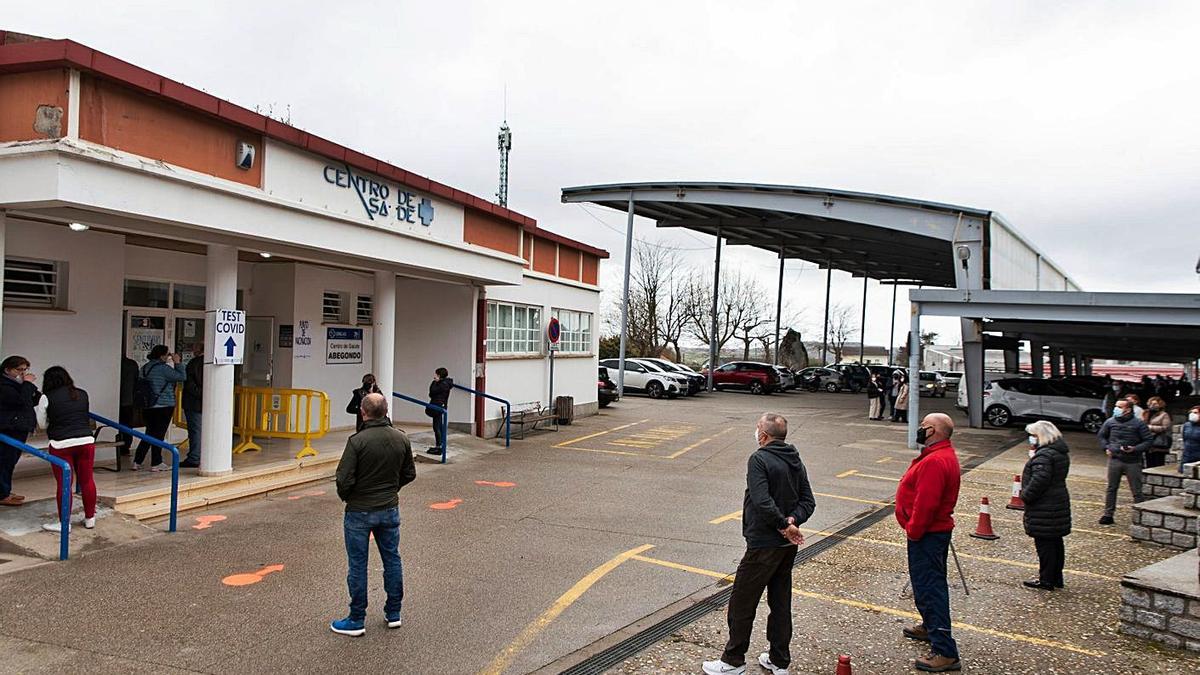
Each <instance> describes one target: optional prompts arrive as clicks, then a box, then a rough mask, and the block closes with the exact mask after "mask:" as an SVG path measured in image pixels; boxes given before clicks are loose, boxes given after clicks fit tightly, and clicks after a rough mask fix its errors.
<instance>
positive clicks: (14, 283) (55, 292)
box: [4, 258, 67, 309]
mask: <svg viewBox="0 0 1200 675" xmlns="http://www.w3.org/2000/svg"><path fill="white" fill-rule="evenodd" d="M4 305H5V306H6V307H36V308H39V309H67V263H65V262H57V261H53V260H34V259H31V258H5V259H4Z"/></svg>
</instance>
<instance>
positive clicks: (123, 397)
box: [117, 356, 142, 469]
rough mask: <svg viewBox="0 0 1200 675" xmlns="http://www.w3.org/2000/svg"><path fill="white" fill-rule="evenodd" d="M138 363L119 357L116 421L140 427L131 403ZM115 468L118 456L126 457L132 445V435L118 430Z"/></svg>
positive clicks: (135, 409)
mask: <svg viewBox="0 0 1200 675" xmlns="http://www.w3.org/2000/svg"><path fill="white" fill-rule="evenodd" d="M137 379H138V364H137V361H134V360H133V359H131V358H129V357H128V356H122V357H121V393H120V408H119V409H118V410H117V422H120V423H121V424H124V425H125V426H127V427H130V428H132V427H140V426H142V425H141V424H138V420H137V412H136V411H137V407H136V406H134V405H133V391H134V388H135V387H136V386H137ZM117 442H118V443H119V444H120V445H118V446H117V456H118V460H117V465H118V466H117V468H118V469H119V468H121V467H120V457H128V456H129V450H130V448H132V447H133V436H131V435H129V434H127V433H125V432H119V433H118V434H117Z"/></svg>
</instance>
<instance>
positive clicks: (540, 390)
mask: <svg viewBox="0 0 1200 675" xmlns="http://www.w3.org/2000/svg"><path fill="white" fill-rule="evenodd" d="M0 249H2V251H3V259H4V274H3V312H2V318H0V350H2V351H3V354H5V355H8V354H20V355H22V356H25V357H26V358H28V359H29V360H30V361H31V362H32V363H33V369H34V371H35V372H39V373H40V372H41V371H42V370H44V369H45V368H46V367H48V366H50V365H62V366H64V367H66V368H67V370H68V371H70V372H71V374H72V376H73V377H74V378H75V380H76V382H78V383H79V385H80V386H81V387H83V388H85V389H87V390H88V391H89V393H90V397H91V401H92V408H93V410H94V411H95V412H98V413H100V414H102V415H105V416H107V417H112V418H114V419H115V418H116V416H117V414H118V408H119V404H120V400H119V397H120V392H119V382H120V366H121V357H122V356H125V355H127V356H128V357H130V358H132V359H134V360H135V361H137V362H138V363H139V364H141V363H144V362H145V359H146V353H147V352H148V351H149V349H150V347H152V346H153V345H155V344H160V343H161V344H165V345H167V346H168V347H169V348H170V349H172V350H173V351H175V352H178V353H179V354H181V355H182V356H183V358H184V359H187V358H189V357H190V356H191V355H192V354H193V353H195V352H196V351H197V350H198V349H199V347H200V345H201V344H202V343H204V342H205V341H206V339H208V340H211V339H212V337H211V335H212V334H213V326H212V325H206V324H209V323H211V321H212V317H213V316H214V315H213V314H212V312H214V311H215V310H219V309H237V310H242V311H244V324H245V338H244V345H243V346H242V348H243V349H244V354H243V363H242V364H241V365H240V366H236V367H234V366H227V365H220V364H206V365H205V370H204V383H203V384H204V389H203V393H204V424H203V426H202V434H203V436H202V447H203V455H202V460H201V467H200V472H201V474H202V475H221V474H225V473H229V472H230V471H232V469H233V464H232V441H233V439H232V434H231V429H232V427H233V404H234V387H235V385H240V386H250V387H272V388H280V389H289V388H290V389H314V390H320V391H324V392H326V393H327V394H328V396H329V399H330V402H331V406H330V408H331V412H330V415H331V419H330V426H331V427H333V428H336V429H342V428H344V429H351V430H352V429H353V426H354V417H353V416H352V415H350V414H347V413H346V412H345V411H344V409H345V404H346V402H347V401H348V400H349V398H350V393H351V391H352V390H353V389H355V388H356V387H358V386H360V384H361V378H362V376H363V374H364V373H368V372H370V373H374V374H375V375H376V377H377V378H378V382H379V386H380V388H381V389H382V390H383V391H385V392H388V391H397V392H401V393H404V394H407V395H409V396H412V397H415V398H420V399H424V398H425V395H426V393H427V391H426V390H427V388H428V386H429V382H430V380H431V379H432V377H433V371H434V369H435V368H438V367H445V368H446V369H447V370H449V372H450V375H451V377H453V378H454V379H455V381H456V382H458V383H459V384H463V385H465V386H467V387H470V388H473V389H476V390H479V391H485V392H487V393H489V394H492V395H495V396H498V397H500V398H503V399H507V400H509V401H512V402H513V403H514V404H515V403H525V402H541V403H542V404H543V405H547V404H549V401H548V400H547V397H548V391H549V385H550V381H549V364H548V360H547V352H548V345H547V340H546V337H545V335H546V326H547V323H548V322H549V320H550V318H551V317H555V318H557V319H558V320H559V323H560V326H561V327H562V337H561V340H560V343H559V345H558V347H559V350H558V352H557V356H556V363H555V376H554V380H555V381H554V393H555V395H556V396H558V395H565V396H572V397H574V404H575V414H576V415H587V414H592V413H594V412H595V411H596V408H597V400H596V399H597V397H596V367H597V345H598V330H597V329H598V325H597V318H598V317H597V314H598V309H599V308H598V305H599V291H600V289H599V287H598V285H597V279H598V275H599V266H600V261H601V259H604V258H607V257H608V254H607V253H606V252H605V251H603V250H600V249H597V248H594V247H592V246H588V245H587V244H584V243H581V242H578V241H574V240H571V239H568V238H566V237H562V236H559V235H556V234H553V233H551V232H549V231H547V230H544V229H542V228H540V227H538V225H537V223H536V222H535V221H534V220H533V219H532V218H529V217H527V216H524V215H521V214H519V213H516V212H514V211H511V210H509V209H507V208H504V207H501V206H499V205H497V204H495V203H492V202H490V201H488V200H485V199H481V198H479V197H476V196H473V195H470V194H467V193H465V192H463V191H461V190H457V189H455V188H453V187H450V186H448V185H444V184H442V183H439V182H437V181H433V180H430V179H428V178H425V177H423V176H421V175H418V174H416V173H412V172H410V171H407V170H405V169H402V168H400V167H397V166H393V165H391V164H388V163H386V162H384V161H381V160H377V159H375V158H373V157H371V156H369V155H366V154H363V153H361V152H358V151H356V150H352V149H350V148H346V147H344V146H341V145H338V144H337V143H334V142H332V141H329V140H326V139H324V138H321V137H319V136H316V135H314V134H311V133H308V132H305V131H301V130H300V129H297V128H294V127H291V126H288V125H286V124H283V123H281V122H279V121H277V120H275V119H272V118H270V117H266V116H263V115H260V114H257V113H255V112H252V111H250V110H247V109H245V108H242V107H240V106H237V105H235V104H233V103H230V102H228V101H225V100H221V99H218V98H216V97H214V96H211V95H209V94H207V93H205V92H203V91H201V90H199V89H196V88H193V87H190V86H187V85H184V84H181V83H179V82H176V81H174V80H171V79H169V78H167V77H164V76H162V75H158V74H155V73H152V72H149V71H147V70H144V69H142V68H139V67H137V66H135V65H132V64H129V63H126V62H124V61H121V60H119V59H116V58H114V57H112V56H109V55H107V54H104V53H101V52H99V51H96V50H94V49H90V48H88V47H86V46H84V45H81V44H78V43H75V42H72V41H70V40H48V39H43V38H37V37H34V36H28V35H20V34H16V33H12V32H4V31H0ZM222 346H223V345H205V350H206V353H211V352H212V351H213V350H214V347H215V348H216V350H217V353H220V352H219V350H220V349H221V348H222ZM392 407H393V416H394V417H395V418H398V419H399V420H401V421H403V420H408V421H418V420H419V421H427V418H426V417H425V416H424V414H423V411H422V410H421V408H420V407H419V406H412V405H406V404H404V403H403V402H401V401H399V400H397V399H393V406H392ZM449 409H450V415H449V421H450V424H451V427H452V428H454V429H458V430H460V431H470V432H472V433H476V434H478V435H492V434H494V433H495V432H496V430H497V428H498V426H499V423H500V420H501V418H502V412H501V405H500V404H499V403H497V402H495V401H493V400H488V399H484V398H483V397H478V396H474V395H471V394H469V393H465V392H462V391H456V392H455V393H454V395H453V396H452V399H451V404H450V408H449ZM175 433H176V434H178V433H179V432H178V430H175Z"/></svg>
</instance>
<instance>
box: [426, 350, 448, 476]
mask: <svg viewBox="0 0 1200 675" xmlns="http://www.w3.org/2000/svg"><path fill="white" fill-rule="evenodd" d="M451 389H454V380H452V379H450V371H448V370H446V369H445V368H438V369H437V370H435V371H433V381H432V382H430V383H429V402H430V403H432V404H434V405H436V406H439V407H441V408H445V409H446V410H449V409H450V390H451ZM425 413H426V414H427V415H429V416H430V417H432V418H433V447H432V448H429V449H428V450H426V451H425V452H426V453H428V454H431V455H440V454H442V443H443V442H445V440H446V439H444V438H442V430H443V429H444V428H445V427H444V426H443V425H444V424H445V419H443V418H444V417H445V415H443V414H442V411H440V410H434V409H433V408H426V409H425Z"/></svg>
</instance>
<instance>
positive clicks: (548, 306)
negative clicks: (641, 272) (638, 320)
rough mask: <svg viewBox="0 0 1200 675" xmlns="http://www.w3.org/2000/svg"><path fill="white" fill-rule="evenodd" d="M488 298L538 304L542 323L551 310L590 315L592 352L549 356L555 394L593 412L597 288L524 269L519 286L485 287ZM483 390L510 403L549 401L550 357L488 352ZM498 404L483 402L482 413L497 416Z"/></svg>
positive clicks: (499, 406) (543, 403) (498, 416)
mask: <svg viewBox="0 0 1200 675" xmlns="http://www.w3.org/2000/svg"><path fill="white" fill-rule="evenodd" d="M487 298H488V300H500V301H506V302H517V303H521V304H526V305H538V306H540V307H541V308H542V322H543V324H544V323H546V322H548V321H549V320H550V316H551V311H552V310H553V309H571V310H575V311H580V312H590V313H591V314H592V351H591V353H590V354H588V355H586V356H577V355H563V354H559V355H558V356H556V357H555V360H554V382H555V384H554V395H555V397H558V396H573V397H575V406H576V408H577V409H579V408H583V410H584V411H590V412H594V411H595V408H596V403H597V400H596V369H597V365H598V361H599V359H598V357H597V354H598V349H599V343H600V337H599V332H598V328H599V325H600V322H599V313H600V292H599V290H598V289H594V288H591V287H587V286H583V285H577V284H573V283H571V282H566V283H563V282H559V281H550V280H549V279H548V278H547V277H545V276H543V275H539V274H536V273H532V272H526V273H525V279H524V283H523V284H522V285H521V286H489V287H488V288H487ZM487 387H488V393H490V394H492V395H495V396H499V397H501V398H504V399H508V400H509V401H511V402H512V403H513V404H514V405H516V404H518V403H526V402H531V401H540V402H541V403H542V405H548V404H549V400H548V397H549V395H550V361H549V359H548V358H547V357H546V355H545V354H543V355H542V356H539V357H537V358H506V357H497V356H492V355H489V356H488V362H487ZM500 408H501V405H500V404H498V403H496V402H494V401H487V402H486V404H485V408H484V409H485V414H484V417H485V419H487V420H494V419H498V418H500V417H501V412H500Z"/></svg>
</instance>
